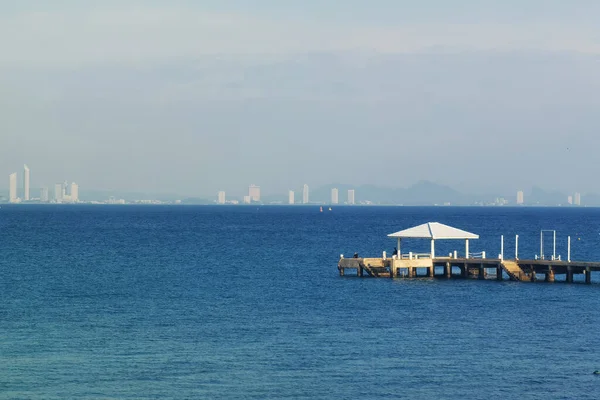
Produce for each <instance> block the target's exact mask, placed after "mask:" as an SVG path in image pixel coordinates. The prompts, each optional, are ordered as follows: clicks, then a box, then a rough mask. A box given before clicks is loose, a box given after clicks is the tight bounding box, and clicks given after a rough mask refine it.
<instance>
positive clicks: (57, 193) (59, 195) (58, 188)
mask: <svg viewBox="0 0 600 400" xmlns="http://www.w3.org/2000/svg"><path fill="white" fill-rule="evenodd" d="M63 198H64V189H63V184H62V183H57V184H55V185H54V201H56V202H57V203H62V201H63Z"/></svg>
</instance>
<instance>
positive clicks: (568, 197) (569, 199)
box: [567, 196, 573, 204]
mask: <svg viewBox="0 0 600 400" xmlns="http://www.w3.org/2000/svg"><path fill="white" fill-rule="evenodd" d="M567 203H569V204H573V196H567Z"/></svg>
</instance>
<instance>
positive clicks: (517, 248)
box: [515, 235, 519, 260]
mask: <svg viewBox="0 0 600 400" xmlns="http://www.w3.org/2000/svg"><path fill="white" fill-rule="evenodd" d="M518 259H519V235H516V236H515V260H518Z"/></svg>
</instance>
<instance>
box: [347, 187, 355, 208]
mask: <svg viewBox="0 0 600 400" xmlns="http://www.w3.org/2000/svg"><path fill="white" fill-rule="evenodd" d="M348 204H351V205H353V204H354V189H349V190H348Z"/></svg>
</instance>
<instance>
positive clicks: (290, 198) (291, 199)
mask: <svg viewBox="0 0 600 400" xmlns="http://www.w3.org/2000/svg"><path fill="white" fill-rule="evenodd" d="M294 202H295V200H294V191H293V190H290V191H289V192H288V204H294Z"/></svg>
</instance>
